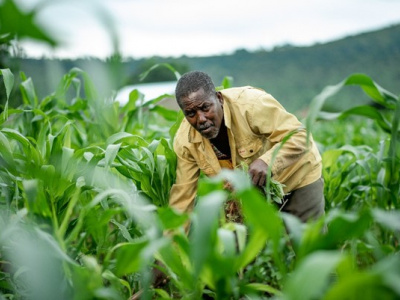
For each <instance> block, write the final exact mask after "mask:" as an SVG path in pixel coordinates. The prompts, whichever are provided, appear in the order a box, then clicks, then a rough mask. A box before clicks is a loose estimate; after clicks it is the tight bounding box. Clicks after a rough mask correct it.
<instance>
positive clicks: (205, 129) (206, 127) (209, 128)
mask: <svg viewBox="0 0 400 300" xmlns="http://www.w3.org/2000/svg"><path fill="white" fill-rule="evenodd" d="M212 128H213V126H212V125H210V126H203V127H200V128H199V130H200V132H201V133H207V132H209V131H210V130H211V129H212Z"/></svg>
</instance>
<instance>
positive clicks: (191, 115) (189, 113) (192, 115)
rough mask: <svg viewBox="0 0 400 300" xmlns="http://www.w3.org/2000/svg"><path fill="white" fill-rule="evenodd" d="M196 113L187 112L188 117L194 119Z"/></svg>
mask: <svg viewBox="0 0 400 300" xmlns="http://www.w3.org/2000/svg"><path fill="white" fill-rule="evenodd" d="M194 115H195V113H194V112H193V111H189V112H186V116H188V117H190V118H192V117H194Z"/></svg>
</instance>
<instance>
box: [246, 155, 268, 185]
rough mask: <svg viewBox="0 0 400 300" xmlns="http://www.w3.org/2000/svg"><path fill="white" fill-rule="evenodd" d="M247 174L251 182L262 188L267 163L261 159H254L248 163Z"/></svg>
mask: <svg viewBox="0 0 400 300" xmlns="http://www.w3.org/2000/svg"><path fill="white" fill-rule="evenodd" d="M248 172H249V175H250V179H251V181H252V183H253V184H254V185H255V186H256V187H258V188H264V187H265V184H266V180H267V172H268V165H267V164H266V163H265V162H264V161H263V160H262V159H259V158H258V159H256V160H255V161H253V162H252V163H251V164H250V165H249V171H248Z"/></svg>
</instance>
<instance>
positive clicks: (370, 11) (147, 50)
mask: <svg viewBox="0 0 400 300" xmlns="http://www.w3.org/2000/svg"><path fill="white" fill-rule="evenodd" d="M16 1H17V2H19V3H20V4H21V6H23V7H24V8H25V9H30V8H32V7H34V6H35V5H36V4H37V3H39V2H41V1H39V0H16ZM37 21H38V22H39V23H40V24H43V25H44V26H45V27H46V28H48V30H49V32H50V33H51V34H52V35H53V36H54V37H56V38H57V39H59V40H60V42H61V45H60V46H59V47H57V48H56V49H50V48H48V47H47V46H44V45H41V44H37V43H34V42H31V41H27V42H22V47H23V48H24V49H25V52H26V53H27V54H28V55H30V56H36V57H40V56H42V55H46V56H50V57H78V56H95V57H100V58H105V57H107V56H108V55H110V54H111V53H112V52H113V49H114V46H115V45H117V46H118V48H119V50H120V52H121V53H122V54H123V55H124V56H126V57H134V58H140V57H148V56H153V55H159V56H175V57H176V56H181V55H188V56H208V55H214V54H226V53H231V52H233V51H234V50H235V49H239V48H245V49H248V50H256V49H271V48H273V47H274V46H279V45H283V44H287V43H290V44H293V45H299V46H306V45H312V44H314V43H317V42H319V43H323V42H327V41H331V40H335V39H338V38H341V37H344V36H348V35H354V34H357V33H360V32H365V31H370V30H375V29H379V28H383V27H386V26H390V25H394V24H399V23H400V1H397V0H325V1H321V0H304V1H296V0H277V1H270V0H202V1H191V0H80V1H79V0H48V1H47V4H46V5H44V6H43V8H42V9H41V10H40V12H39V14H38V19H37ZM113 45H114V46H113Z"/></svg>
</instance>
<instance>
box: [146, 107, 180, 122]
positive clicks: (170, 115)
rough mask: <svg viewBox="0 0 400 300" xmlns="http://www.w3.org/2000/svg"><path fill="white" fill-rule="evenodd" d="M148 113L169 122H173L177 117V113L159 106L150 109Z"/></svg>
mask: <svg viewBox="0 0 400 300" xmlns="http://www.w3.org/2000/svg"><path fill="white" fill-rule="evenodd" d="M150 111H151V112H155V113H157V114H159V115H160V116H162V117H163V118H164V119H166V120H168V121H171V122H173V121H175V120H176V118H177V117H178V112H176V111H175V110H171V109H167V108H165V107H162V106H160V105H156V106H154V107H153V108H151V109H150Z"/></svg>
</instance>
